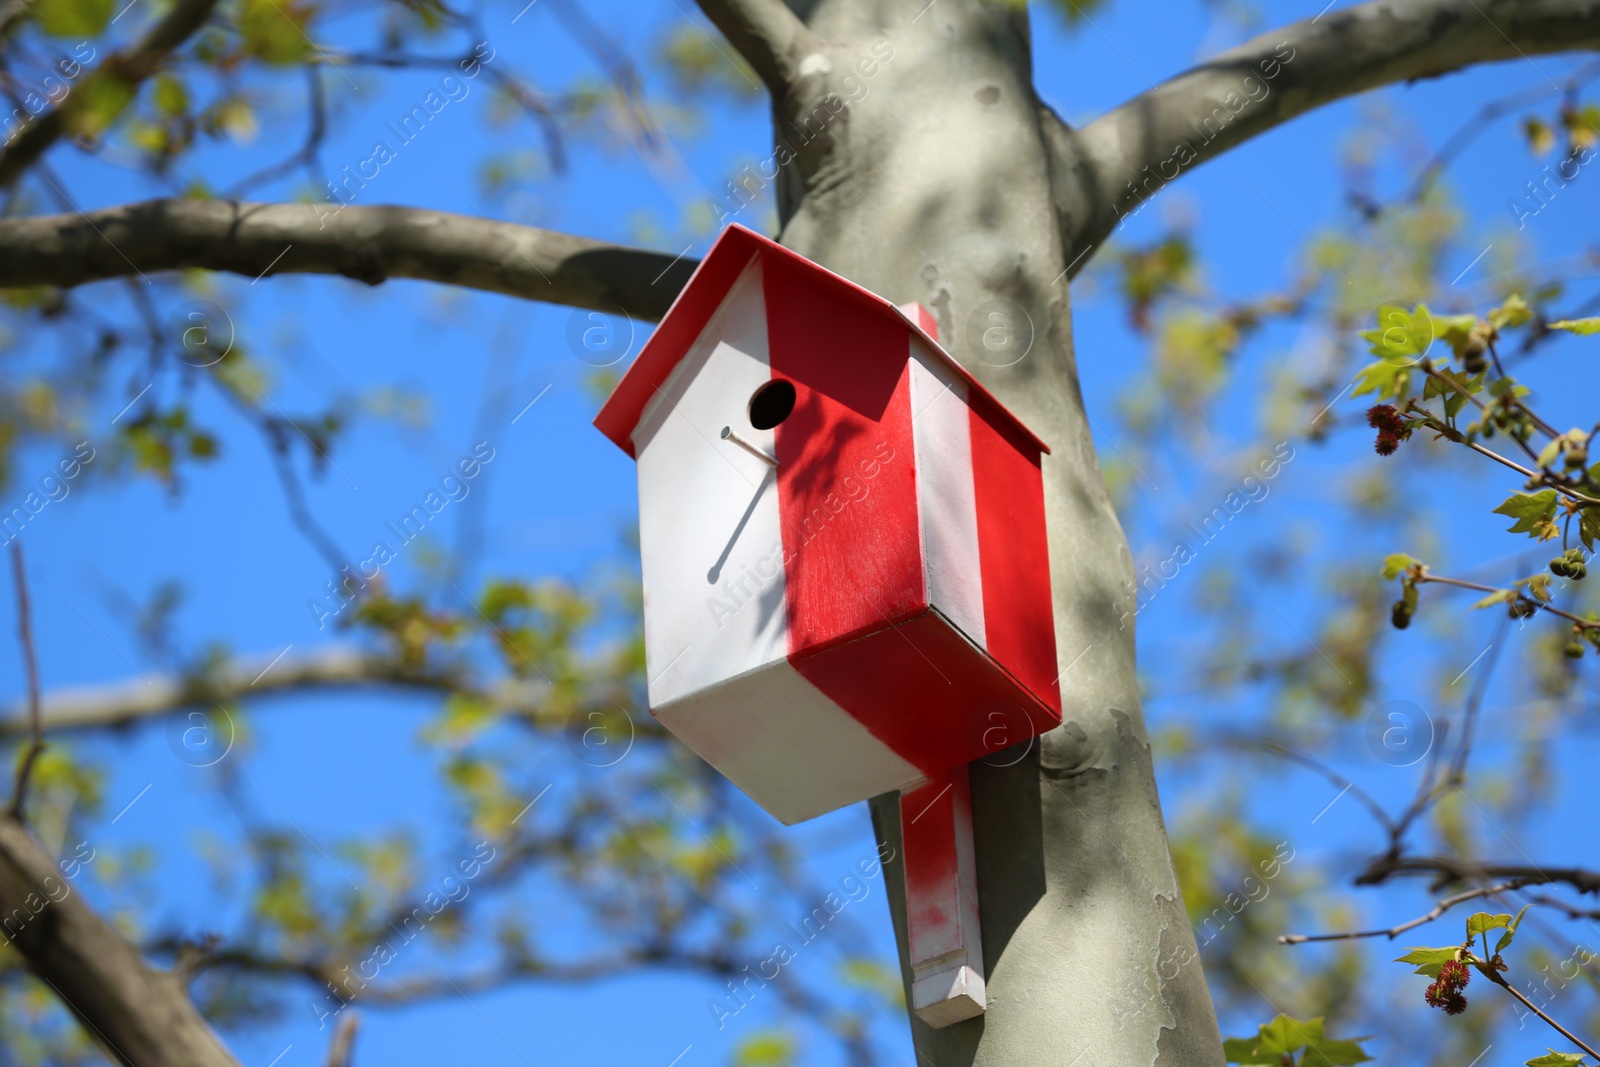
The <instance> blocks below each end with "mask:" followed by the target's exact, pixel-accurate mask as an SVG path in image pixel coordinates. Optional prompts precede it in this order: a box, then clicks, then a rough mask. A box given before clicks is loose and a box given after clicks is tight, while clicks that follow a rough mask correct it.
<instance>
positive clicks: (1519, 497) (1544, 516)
mask: <svg viewBox="0 0 1600 1067" xmlns="http://www.w3.org/2000/svg"><path fill="white" fill-rule="evenodd" d="M1494 513H1495V514H1496V515H1505V516H1508V517H1509V518H1513V519H1515V520H1517V521H1516V522H1514V523H1512V524H1511V525H1510V526H1508V527H1506V532H1507V533H1525V534H1527V535H1528V536H1530V537H1533V538H1535V539H1536V540H1540V541H1548V540H1549V539H1550V538H1552V537H1554V536H1555V535H1556V534H1557V533H1558V532H1559V531H1557V530H1556V525H1555V517H1556V491H1555V490H1554V489H1545V490H1543V491H1541V492H1537V493H1514V494H1512V495H1511V496H1510V497H1507V498H1506V500H1505V502H1504V503H1503V504H1501V505H1500V506H1499V507H1497V508H1495V509H1494Z"/></svg>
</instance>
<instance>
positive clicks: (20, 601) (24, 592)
mask: <svg viewBox="0 0 1600 1067" xmlns="http://www.w3.org/2000/svg"><path fill="white" fill-rule="evenodd" d="M11 579H12V581H13V582H15V583H16V586H17V640H18V642H19V643H20V644H21V646H22V665H23V670H25V671H26V672H27V675H28V726H27V729H28V747H27V749H26V750H25V751H24V752H23V754H22V762H20V763H19V764H17V778H16V783H15V785H14V786H13V787H12V790H11V815H12V817H13V818H16V819H21V818H22V805H23V802H24V801H25V800H26V799H27V797H28V779H29V777H31V776H32V774H33V763H34V761H35V760H37V759H38V758H39V753H40V752H42V751H43V750H44V731H43V729H42V728H41V726H40V716H39V656H38V653H37V651H36V650H35V649H34V644H33V613H32V611H31V610H30V609H29V605H28V575H27V572H26V571H25V570H24V569H23V566H22V542H21V541H13V542H11Z"/></svg>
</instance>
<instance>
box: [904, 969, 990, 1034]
mask: <svg viewBox="0 0 1600 1067" xmlns="http://www.w3.org/2000/svg"><path fill="white" fill-rule="evenodd" d="M987 1000H988V997H987V993H986V991H985V989H984V984H983V975H982V974H981V973H980V972H978V971H976V970H974V969H973V968H971V967H968V966H967V965H966V964H960V965H958V966H956V967H955V968H954V969H952V970H948V971H939V972H938V973H936V974H930V975H928V976H927V977H926V978H917V979H916V980H915V981H914V982H913V983H912V985H911V1004H912V1009H911V1010H912V1011H914V1012H916V1013H917V1018H919V1019H921V1020H922V1021H923V1022H925V1023H927V1024H928V1025H929V1026H931V1027H933V1028H934V1029H935V1030H937V1029H939V1028H941V1027H945V1026H949V1025H951V1024H952V1023H959V1022H961V1021H963V1020H965V1019H971V1018H974V1017H976V1016H979V1015H982V1014H983V1013H984V1011H985V1010H986V1004H987Z"/></svg>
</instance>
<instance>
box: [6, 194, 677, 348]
mask: <svg viewBox="0 0 1600 1067" xmlns="http://www.w3.org/2000/svg"><path fill="white" fill-rule="evenodd" d="M695 265H696V264H695V261H694V260H691V259H683V258H678V259H674V258H673V257H672V256H669V255H665V254H663V253H660V252H649V251H645V250H643V249H638V248H627V247H625V246H621V245H613V244H607V243H606V242H604V241H594V240H590V239H588V238H584V237H573V236H571V235H568V234H564V233H557V232H555V231H553V230H541V229H538V228H537V227H533V226H519V225H516V224H514V223H509V222H495V221H493V220H490V219H485V218H474V217H471V216H467V215H454V214H450V213H447V212H443V211H427V210H423V209H419V208H405V207H388V206H378V207H355V206H344V207H342V208H341V207H340V206H338V205H333V204H252V203H243V202H239V201H230V200H147V201H144V202H143V203H138V204H126V205H123V206H120V207H113V208H105V209H103V210H100V211H93V212H89V213H88V214H86V215H76V214H74V215H36V216H32V217H29V218H18V219H4V220H0V288H8V289H14V288H23V287H28V286H36V285H55V286H62V287H70V286H74V285H83V284H85V283H87V282H94V281H100V280H103V279H106V278H121V277H126V276H128V275H139V276H141V277H142V276H144V275H147V274H149V273H152V272H155V271H164V270H185V269H199V270H222V271H230V272H232V273H234V274H242V275H245V276H246V277H250V278H256V277H261V276H262V275H265V274H267V273H271V274H295V273H301V274H342V275H344V276H345V277H348V278H354V279H356V280H358V281H362V282H366V283H367V284H368V285H377V284H378V283H379V282H382V281H385V280H387V279H389V278H419V279H423V280H426V281H435V282H444V283H447V284H451V285H461V286H466V287H468V288H472V289H483V290H486V291H488V292H494V293H506V294H508V295H510V296H520V297H523V298H525V299H528V300H543V301H548V302H550V303H554V304H569V305H572V306H574V307H585V308H595V309H597V310H602V311H611V312H621V313H623V314H626V315H628V316H630V317H633V318H638V319H645V320H650V321H654V320H656V319H659V318H660V317H661V316H662V315H663V314H665V313H666V310H667V307H668V306H669V305H670V304H671V303H672V299H673V297H675V296H677V294H678V290H679V289H681V288H683V284H684V282H686V281H688V278H689V274H690V273H691V272H692V271H693V270H694V268H695Z"/></svg>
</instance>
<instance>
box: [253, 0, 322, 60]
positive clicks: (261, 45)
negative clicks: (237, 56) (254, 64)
mask: <svg viewBox="0 0 1600 1067" xmlns="http://www.w3.org/2000/svg"><path fill="white" fill-rule="evenodd" d="M312 14H313V9H312V8H310V7H308V6H304V5H299V4H295V3H294V2H293V0H242V2H241V3H240V4H239V14H238V24H239V36H240V37H242V38H244V50H245V51H246V52H248V53H249V54H250V55H253V56H255V57H256V58H257V59H260V60H261V61H262V62H264V63H275V64H281V65H287V64H292V63H299V62H300V61H301V60H303V59H305V57H306V56H307V55H309V54H310V52H311V40H310V38H309V37H308V36H307V35H306V27H307V26H308V25H309V24H310V22H311V16H312Z"/></svg>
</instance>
